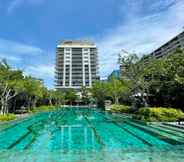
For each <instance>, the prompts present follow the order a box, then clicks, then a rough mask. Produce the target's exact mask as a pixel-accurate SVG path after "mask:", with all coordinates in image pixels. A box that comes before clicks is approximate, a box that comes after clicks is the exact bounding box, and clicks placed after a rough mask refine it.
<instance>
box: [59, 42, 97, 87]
mask: <svg viewBox="0 0 184 162" xmlns="http://www.w3.org/2000/svg"><path fill="white" fill-rule="evenodd" d="M56 55H57V56H56V74H55V83H56V89H76V90H79V89H80V88H81V87H82V86H85V87H91V86H92V84H93V82H94V81H95V80H97V79H98V52H97V47H96V45H95V44H94V43H91V42H88V41H63V42H61V43H60V44H59V45H58V46H57V54H56Z"/></svg>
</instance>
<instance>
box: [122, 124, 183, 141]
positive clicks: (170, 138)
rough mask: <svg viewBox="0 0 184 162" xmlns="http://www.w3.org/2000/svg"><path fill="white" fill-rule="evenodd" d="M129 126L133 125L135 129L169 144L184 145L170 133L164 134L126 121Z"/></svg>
mask: <svg viewBox="0 0 184 162" xmlns="http://www.w3.org/2000/svg"><path fill="white" fill-rule="evenodd" d="M126 123H127V124H129V125H132V126H134V127H137V128H138V129H140V130H143V131H145V132H147V133H149V134H151V135H154V136H155V137H157V138H159V139H161V140H163V141H165V142H167V143H169V144H172V145H182V144H184V142H183V141H180V140H179V139H178V138H177V137H176V136H172V135H170V134H168V133H165V132H162V131H158V130H156V129H153V128H150V127H148V126H145V125H141V124H137V123H135V122H131V121H126Z"/></svg>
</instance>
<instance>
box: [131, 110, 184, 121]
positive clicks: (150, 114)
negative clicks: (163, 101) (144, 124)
mask: <svg viewBox="0 0 184 162" xmlns="http://www.w3.org/2000/svg"><path fill="white" fill-rule="evenodd" d="M134 118H135V119H139V120H143V121H148V122H154V121H165V122H172V121H177V120H178V119H179V118H184V113H183V112H182V111H181V110H178V109H174V108H164V107H146V108H141V109H139V111H138V112H137V113H136V115H134Z"/></svg>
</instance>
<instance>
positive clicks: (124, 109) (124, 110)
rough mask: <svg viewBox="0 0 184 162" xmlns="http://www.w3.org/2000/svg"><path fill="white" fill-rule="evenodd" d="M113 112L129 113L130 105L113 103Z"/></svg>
mask: <svg viewBox="0 0 184 162" xmlns="http://www.w3.org/2000/svg"><path fill="white" fill-rule="evenodd" d="M111 111H112V112H119V113H129V112H130V106H127V105H112V106H111Z"/></svg>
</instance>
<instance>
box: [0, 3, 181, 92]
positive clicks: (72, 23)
mask: <svg viewBox="0 0 184 162" xmlns="http://www.w3.org/2000/svg"><path fill="white" fill-rule="evenodd" d="M183 27H184V1H183V0H154V1H153V0H0V58H6V59H7V60H8V62H9V63H10V64H11V65H12V66H13V67H14V68H19V69H22V70H23V71H24V72H25V73H26V74H31V75H33V76H35V77H38V78H43V79H44V82H45V84H46V86H48V87H49V88H52V87H53V84H54V63H55V48H56V45H57V44H58V43H59V42H60V41H61V40H65V39H89V40H92V41H94V42H95V43H96V44H97V46H98V48H99V67H100V76H101V77H102V78H103V77H106V76H107V75H108V74H109V73H110V72H111V71H112V70H113V69H117V68H118V65H117V57H118V53H119V51H120V50H121V49H126V50H128V51H130V52H136V53H137V54H139V55H140V56H141V55H143V54H147V53H149V52H151V51H152V50H153V49H155V48H157V47H159V46H160V45H161V44H163V43H164V42H166V41H167V40H169V39H171V38H172V37H173V36H175V35H176V34H177V33H179V32H181V31H182V28H183Z"/></svg>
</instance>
